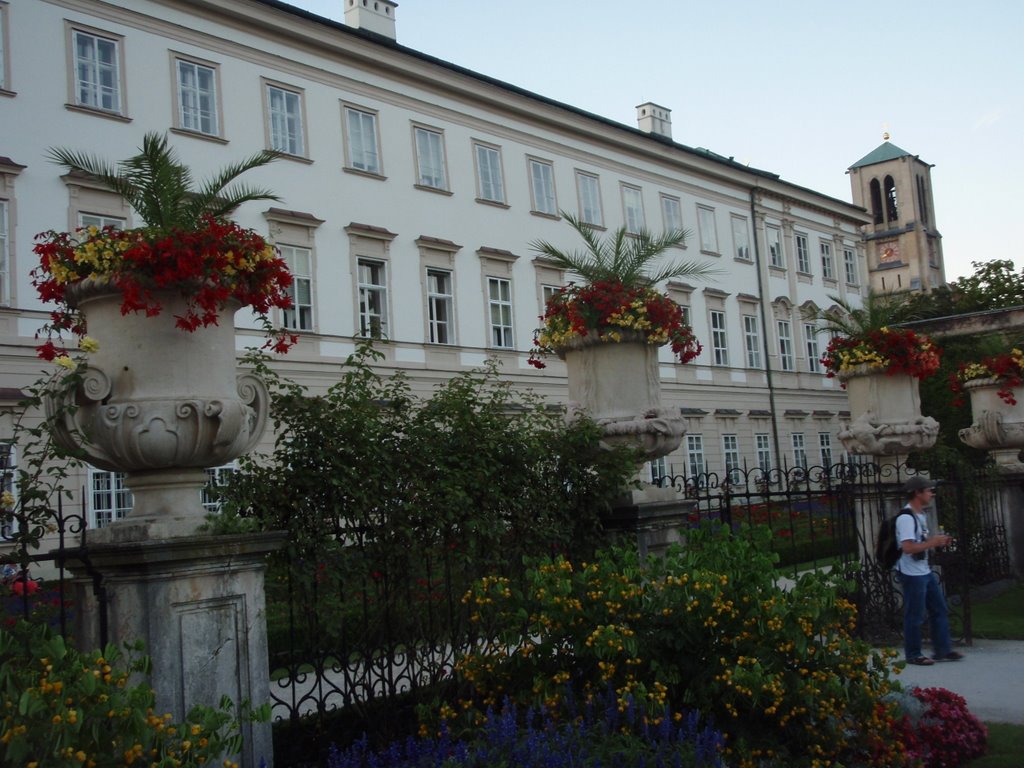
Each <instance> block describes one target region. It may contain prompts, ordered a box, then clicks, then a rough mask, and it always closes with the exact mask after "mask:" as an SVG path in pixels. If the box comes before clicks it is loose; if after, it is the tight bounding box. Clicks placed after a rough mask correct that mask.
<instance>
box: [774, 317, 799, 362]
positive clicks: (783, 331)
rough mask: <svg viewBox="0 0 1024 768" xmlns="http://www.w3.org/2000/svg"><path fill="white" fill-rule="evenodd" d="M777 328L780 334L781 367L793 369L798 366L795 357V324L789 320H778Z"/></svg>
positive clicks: (776, 322)
mask: <svg viewBox="0 0 1024 768" xmlns="http://www.w3.org/2000/svg"><path fill="white" fill-rule="evenodd" d="M775 330H776V331H777V332H778V335H779V368H780V369H781V370H783V371H792V370H794V369H795V368H796V365H795V364H794V359H793V324H792V323H791V322H790V321H789V320H776V321H775Z"/></svg>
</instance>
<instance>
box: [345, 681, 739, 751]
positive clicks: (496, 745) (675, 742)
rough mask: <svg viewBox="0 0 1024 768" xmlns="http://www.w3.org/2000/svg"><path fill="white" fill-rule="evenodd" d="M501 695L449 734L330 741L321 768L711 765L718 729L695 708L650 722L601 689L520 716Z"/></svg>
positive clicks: (719, 737) (718, 739) (719, 743)
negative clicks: (561, 712)
mask: <svg viewBox="0 0 1024 768" xmlns="http://www.w3.org/2000/svg"><path fill="white" fill-rule="evenodd" d="M521 714H522V712H521V710H520V709H518V708H517V707H515V706H514V705H512V704H510V703H508V702H506V703H505V705H504V706H503V707H502V709H501V711H500V712H498V713H495V711H494V710H493V709H489V710H487V712H486V714H485V715H484V719H483V722H482V724H481V726H480V728H479V730H477V731H475V732H474V733H473V734H472V736H470V737H468V738H464V739H459V740H453V739H452V738H451V737H450V735H449V732H448V730H447V728H443V727H442V729H441V732H440V734H439V735H438V736H437V737H436V738H432V737H428V736H422V735H421V737H420V738H418V739H407V740H406V741H404V742H394V743H392V744H391V745H390V746H388V747H386V748H384V749H382V750H379V751H376V752H374V751H371V749H370V748H369V744H368V741H367V739H366V738H365V737H364V738H363V739H362V740H361V741H358V742H356V743H355V744H354V745H352V746H351V747H349V748H348V749H347V750H345V751H341V750H338V749H337V748H336V747H332V749H331V754H330V759H329V760H328V763H327V765H328V768H370V766H373V768H432V767H433V766H445V768H471V767H479V768H485V767H489V766H500V765H508V766H517V768H576V767H583V766H594V767H595V768H596V767H597V766H609V765H629V766H635V767H636V768H669V766H671V767H672V768H702V767H705V766H706V767H707V768H711V767H712V766H714V767H715V768H717V767H718V766H721V760H720V754H719V753H720V750H721V746H722V735H721V733H719V732H718V731H716V730H715V729H713V728H711V727H710V726H707V725H703V726H702V725H701V723H700V718H699V716H698V715H697V713H696V712H692V713H690V715H688V716H687V717H685V718H683V717H680V718H679V721H678V722H673V721H672V720H671V719H670V718H668V717H665V718H663V719H662V721H661V724H660V725H659V726H657V727H652V726H651V725H650V723H649V722H648V721H646V720H645V719H644V718H643V717H642V715H641V714H640V713H638V711H637V710H636V708H635V707H633V706H632V704H631V703H630V704H629V705H627V706H626V707H623V708H620V707H619V706H618V702H617V697H616V696H614V695H611V696H605V697H603V698H602V700H601V702H600V706H593V705H592V706H589V707H586V708H585V709H584V711H583V712H582V713H579V712H575V711H574V709H573V708H572V707H570V709H569V711H568V712H566V713H565V714H566V715H567V716H566V717H564V718H556V717H554V716H553V715H552V714H551V713H550V712H540V713H539V712H537V711H535V710H527V711H526V714H525V717H522V716H521Z"/></svg>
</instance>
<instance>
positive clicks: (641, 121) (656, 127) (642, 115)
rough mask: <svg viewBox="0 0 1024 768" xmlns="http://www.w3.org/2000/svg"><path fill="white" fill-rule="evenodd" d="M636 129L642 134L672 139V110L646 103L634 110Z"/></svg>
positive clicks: (651, 102) (650, 102) (649, 102)
mask: <svg viewBox="0 0 1024 768" xmlns="http://www.w3.org/2000/svg"><path fill="white" fill-rule="evenodd" d="M636 127H637V128H639V129H640V130H641V131H643V132H644V133H653V134H654V135H655V136H664V137H665V138H666V139H671V138H672V110H671V109H667V108H665V107H662V106H659V105H657V104H655V103H654V102H653V101H646V102H644V103H643V104H641V105H639V106H638V107H637V108H636Z"/></svg>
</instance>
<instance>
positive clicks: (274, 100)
mask: <svg viewBox="0 0 1024 768" xmlns="http://www.w3.org/2000/svg"><path fill="white" fill-rule="evenodd" d="M264 96H265V98H266V100H267V101H266V104H267V138H268V142H267V143H268V145H269V147H270V148H271V149H272V150H274V151H275V152H282V153H284V154H286V155H291V156H292V157H305V156H306V117H305V115H306V105H305V94H304V92H303V91H302V90H299V89H295V88H286V87H284V86H283V85H279V84H278V83H270V82H264Z"/></svg>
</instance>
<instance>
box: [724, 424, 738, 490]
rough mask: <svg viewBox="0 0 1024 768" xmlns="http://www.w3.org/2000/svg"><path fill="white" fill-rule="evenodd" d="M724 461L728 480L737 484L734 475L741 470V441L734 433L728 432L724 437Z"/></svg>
mask: <svg viewBox="0 0 1024 768" xmlns="http://www.w3.org/2000/svg"><path fill="white" fill-rule="evenodd" d="M722 461H723V464H724V467H725V477H726V479H727V480H728V481H729V482H731V483H733V482H737V480H736V479H734V475H736V474H737V473H738V472H739V469H740V439H739V436H738V435H737V434H736V433H734V432H727V433H725V434H723V435H722Z"/></svg>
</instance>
